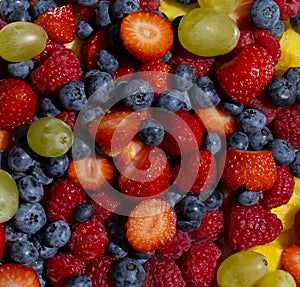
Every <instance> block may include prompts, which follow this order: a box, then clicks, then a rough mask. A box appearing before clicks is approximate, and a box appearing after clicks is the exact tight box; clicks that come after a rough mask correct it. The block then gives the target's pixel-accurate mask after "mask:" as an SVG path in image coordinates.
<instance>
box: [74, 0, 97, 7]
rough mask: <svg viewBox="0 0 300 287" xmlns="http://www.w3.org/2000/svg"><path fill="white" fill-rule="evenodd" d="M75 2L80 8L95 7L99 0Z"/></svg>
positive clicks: (78, 0) (77, 0) (75, 0)
mask: <svg viewBox="0 0 300 287" xmlns="http://www.w3.org/2000/svg"><path fill="white" fill-rule="evenodd" d="M74 2H75V3H77V4H78V5H80V6H87V7H89V6H93V5H95V4H96V3H97V2H98V1H97V0H74Z"/></svg>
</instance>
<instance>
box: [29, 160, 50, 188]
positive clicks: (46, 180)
mask: <svg viewBox="0 0 300 287" xmlns="http://www.w3.org/2000/svg"><path fill="white" fill-rule="evenodd" d="M31 174H32V175H33V176H34V177H35V178H36V179H37V180H38V181H39V182H40V183H41V184H43V185H48V184H50V183H52V181H53V177H50V176H48V175H47V174H46V173H45V171H44V169H43V167H42V164H41V163H40V162H37V161H35V162H34V164H33V167H32V169H31Z"/></svg>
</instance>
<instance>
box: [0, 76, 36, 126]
mask: <svg viewBox="0 0 300 287" xmlns="http://www.w3.org/2000/svg"><path fill="white" fill-rule="evenodd" d="M36 105H37V96H36V94H35V92H34V91H33V90H32V88H31V87H30V86H29V85H28V84H27V83H26V82H25V81H23V80H18V79H13V78H9V79H6V80H3V81H2V82H0V114H1V117H0V129H5V130H13V129H15V128H17V127H19V126H21V125H25V124H28V123H29V122H31V120H32V119H33V117H34V115H35V110H36Z"/></svg>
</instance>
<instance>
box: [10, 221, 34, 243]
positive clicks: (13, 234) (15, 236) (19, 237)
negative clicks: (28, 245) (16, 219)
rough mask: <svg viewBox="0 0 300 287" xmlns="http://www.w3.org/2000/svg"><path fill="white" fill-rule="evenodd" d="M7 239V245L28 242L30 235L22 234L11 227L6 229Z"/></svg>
mask: <svg viewBox="0 0 300 287" xmlns="http://www.w3.org/2000/svg"><path fill="white" fill-rule="evenodd" d="M4 232H5V239H6V242H7V243H13V242H17V241H28V240H29V238H30V234H28V233H24V232H20V231H18V230H16V229H15V228H14V227H12V226H10V225H6V226H5V227H4Z"/></svg>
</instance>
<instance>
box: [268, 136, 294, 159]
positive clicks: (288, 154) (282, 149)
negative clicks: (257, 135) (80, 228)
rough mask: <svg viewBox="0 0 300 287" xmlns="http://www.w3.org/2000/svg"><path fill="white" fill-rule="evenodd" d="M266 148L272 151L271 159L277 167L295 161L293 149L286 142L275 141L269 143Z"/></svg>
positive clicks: (281, 140)
mask: <svg viewBox="0 0 300 287" xmlns="http://www.w3.org/2000/svg"><path fill="white" fill-rule="evenodd" d="M268 148H269V149H270V150H271V151H272V155H273V158H274V160H275V162H276V163H277V164H278V165H287V164H290V163H291V162H292V161H293V160H294V159H295V156H296V153H295V150H294V147H293V146H292V145H291V144H290V142H289V141H287V140H283V139H275V140H273V141H271V142H270V144H269V145H268Z"/></svg>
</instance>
